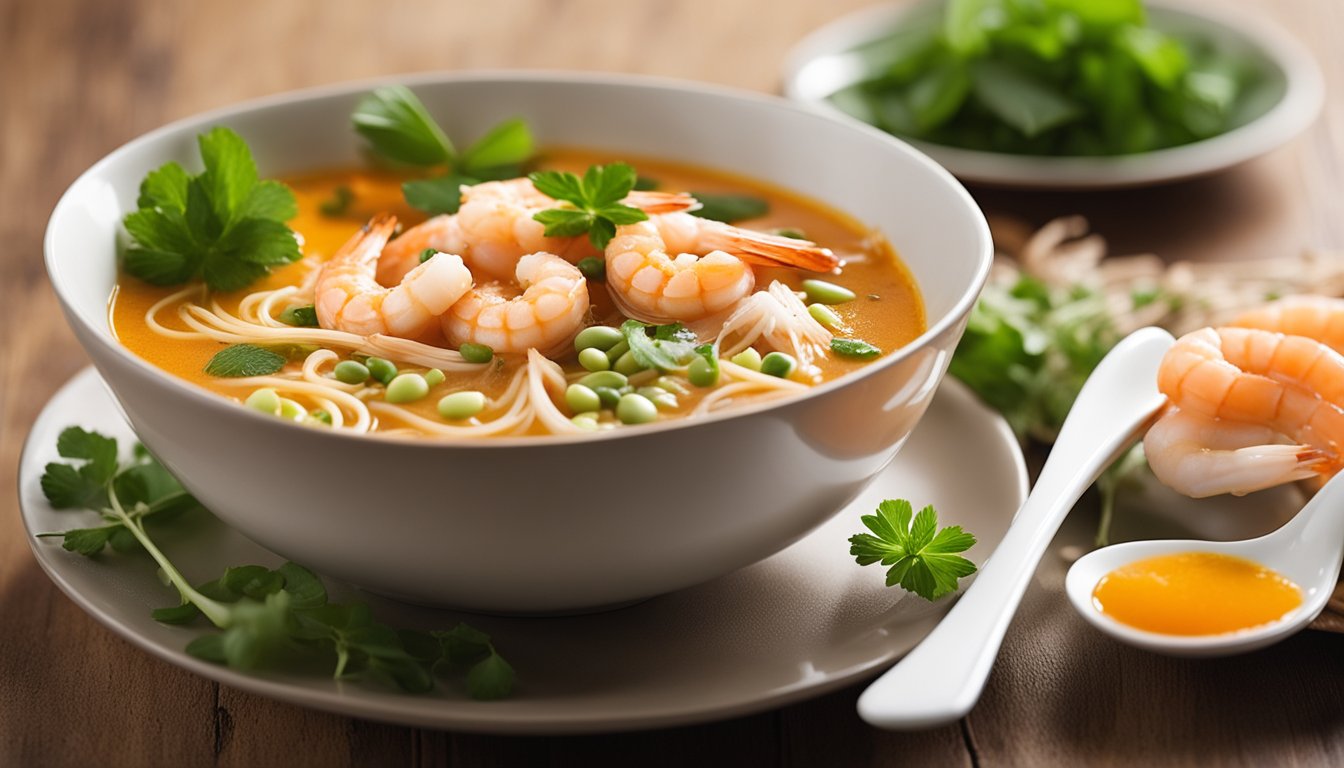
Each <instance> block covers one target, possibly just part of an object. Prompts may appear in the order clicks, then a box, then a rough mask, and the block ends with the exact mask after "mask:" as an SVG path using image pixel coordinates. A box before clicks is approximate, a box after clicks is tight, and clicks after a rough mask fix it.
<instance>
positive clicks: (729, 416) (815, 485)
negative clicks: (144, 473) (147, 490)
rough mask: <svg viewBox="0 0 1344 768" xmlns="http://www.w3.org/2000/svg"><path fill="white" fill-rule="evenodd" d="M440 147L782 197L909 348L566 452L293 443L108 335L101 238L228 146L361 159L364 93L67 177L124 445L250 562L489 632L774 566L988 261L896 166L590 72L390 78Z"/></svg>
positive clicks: (106, 247)
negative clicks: (161, 470) (864, 233)
mask: <svg viewBox="0 0 1344 768" xmlns="http://www.w3.org/2000/svg"><path fill="white" fill-rule="evenodd" d="M403 82H405V83H406V84H408V85H410V86H411V87H412V88H413V89H414V90H415V91H416V93H417V94H419V96H420V97H421V99H423V101H424V102H425V104H426V105H427V106H428V108H429V110H430V112H431V113H432V114H434V115H435V116H436V117H438V118H439V120H440V121H442V122H443V124H444V126H445V128H446V129H447V131H448V133H449V135H453V136H476V135H481V134H482V133H483V132H484V130H485V129H486V128H487V127H488V126H490V125H491V124H493V123H494V122H496V121H498V120H500V119H501V118H503V117H507V116H512V115H518V116H521V117H523V118H525V119H526V120H527V121H528V122H529V123H530V124H531V126H532V127H533V129H534V131H535V133H536V134H537V135H538V136H539V137H540V140H541V141H542V142H543V143H545V144H555V145H577V146H591V147H600V148H603V149H605V150H609V151H612V152H616V153H621V152H628V153H631V154H638V155H652V156H657V157H662V158H666V159H669V160H675V161H684V162H688V163H695V164H699V165H703V166H708V167H712V168H719V169H723V170H727V171H731V172H735V173H739V174H744V175H747V176H751V177H753V178H757V179H763V180H765V181H768V182H771V183H774V184H778V185H781V186H784V187H788V188H793V189H797V190H800V191H803V192H805V193H806V194H808V195H811V196H813V197H815V198H817V199H819V200H821V201H823V202H825V203H828V204H830V205H832V206H835V207H837V208H839V209H841V210H844V211H848V212H849V213H850V214H852V215H854V216H855V217H857V218H858V219H860V220H861V221H864V222H866V223H869V224H871V225H872V226H874V227H875V228H877V229H879V230H881V231H882V232H883V233H885V234H886V236H887V237H888V238H890V240H891V241H892V243H894V244H895V246H896V248H897V249H898V250H899V251H900V253H901V255H902V257H903V258H904V260H905V262H906V264H907V265H908V266H909V268H910V270H911V271H912V273H913V274H914V277H915V279H916V281H917V282H918V284H919V287H920V289H921V291H922V292H923V295H924V301H925V304H926V307H927V312H928V319H929V330H928V331H927V332H926V333H924V334H923V335H922V336H920V337H919V339H918V340H916V341H915V342H914V343H912V344H910V345H909V346H907V347H906V348H904V349H901V350H899V351H896V352H894V353H891V354H888V355H887V356H885V357H884V358H882V359H881V360H880V361H878V362H876V363H874V364H872V365H870V366H868V367H866V368H865V369H864V370H863V371H862V372H860V373H857V374H854V375H850V376H846V377H844V378H842V379H840V380H838V381H834V382H830V383H828V384H825V385H823V386H820V387H818V388H816V389H815V390H813V391H811V392H810V393H808V394H807V395H805V396H802V397H798V398H796V399H791V400H787V401H785V402H782V403H778V404H767V405H756V406H751V407H745V408H741V409H737V410H732V411H730V412H727V413H723V414H720V415H714V416H711V417H709V418H705V419H702V420H698V421H677V422H670V423H667V424H658V425H650V426H648V427H643V428H631V429H621V430H615V431H612V432H610V433H604V434H601V435H598V436H594V437H585V438H564V437H554V438H502V439H489V440H478V441H461V440H459V441H430V440H424V441H411V440H407V439H396V438H386V437H377V436H359V435H346V434H339V433H332V432H328V431H323V430H316V429H308V428H301V427H296V426H294V425H290V424H286V423H283V422H281V421H279V420H277V419H273V418H268V417H265V416H262V415H259V414H256V413H254V412H252V411H250V410H249V409H246V408H242V407H239V406H238V405H237V404H235V403H232V402H229V401H228V400H226V399H224V398H221V397H219V396H217V395H214V394H212V393H209V392H207V391H205V390H203V389H201V388H199V387H196V386H195V385H192V384H188V383H186V382H184V381H181V380H179V379H176V378H174V377H172V376H170V375H167V374H165V373H163V372H161V371H160V370H158V369H157V368H154V367H153V366H151V365H149V364H148V363H146V362H144V361H143V360H141V359H140V358H138V357H136V356H135V355H133V354H131V353H130V352H128V351H127V350H126V349H124V348H123V347H122V346H120V345H119V344H118V343H117V342H116V340H115V339H114V338H113V336H112V334H111V332H110V331H109V328H108V320H107V303H108V296H109V294H110V292H111V290H112V286H113V282H114V280H115V278H116V247H115V243H116V240H117V237H118V231H119V229H120V224H119V222H120V220H121V217H122V215H123V214H124V213H125V212H126V211H127V210H129V209H131V208H132V207H133V206H134V201H135V199H136V193H137V187H138V184H139V182H140V179H141V178H142V177H143V176H144V174H145V173H146V172H147V171H148V170H150V169H152V168H155V167H157V166H159V165H160V164H162V163H164V162H166V161H169V160H177V161H179V162H183V163H184V164H188V165H189V166H190V165H193V164H194V161H195V154H196V147H195V136H196V135H197V134H198V133H200V132H202V131H204V130H206V129H207V128H208V127H210V126H213V125H217V124H219V125H227V126H230V127H231V128H233V129H234V130H236V131H238V132H239V133H240V134H241V135H242V136H243V137H244V138H245V139H247V141H248V142H249V143H250V144H251V145H252V147H253V150H254V153H255V154H256V157H257V161H258V163H259V166H260V168H261V171H262V173H263V175H279V174H285V173H292V172H295V171H301V170H305V169H316V168H323V167H330V166H339V165H355V164H358V163H359V162H360V153H359V147H360V141H359V140H358V138H357V137H356V136H355V135H354V133H353V132H352V131H351V129H350V123H349V116H350V112H351V109H352V108H353V107H354V105H355V103H356V102H357V101H358V100H359V98H360V97H361V96H362V95H364V94H365V93H367V92H368V91H369V90H370V89H371V88H372V87H373V86H374V85H376V84H377V83H355V84H350V85H342V86H337V87H333V88H324V89H319V90H314V91H305V92H300V93H295V94H288V95H282V96H278V97H274V98H269V99H264V100H261V101H258V102H253V103H250V104H246V105H242V106H239V107H236V108H231V109H226V110H222V111H218V112H213V113H209V114H205V115H201V116H199V117H194V118H189V119H187V120H183V121H181V122H178V123H175V124H173V125H170V126H167V127H165V128H161V129H159V130H157V131H154V132H152V133H150V134H148V135H146V136H143V137H141V138H139V139H136V140H135V141H132V142H131V143H129V144H127V145H126V146H124V147H121V148H120V149H118V150H116V151H115V152H113V153H112V154H110V155H109V156H107V157H106V158H104V159H103V160H101V161H99V162H98V163H97V164H96V165H94V166H93V168H91V169H90V170H89V171H88V172H86V173H85V174H84V175H83V176H81V177H80V178H79V179H78V180H77V181H76V182H75V183H74V184H73V185H72V186H71V187H70V189H69V191H67V192H66V194H65V196H64V197H63V198H62V199H61V201H60V203H58V204H57V206H56V210H55V212H54V213H53V214H52V217H51V222H50V224H49V225H48V230H47V237H46V243H45V246H46V262H47V269H48V272H49V274H50V276H51V281H52V284H53V285H54V286H55V289H56V293H57V295H58V296H59V298H60V301H61V304H62V307H63V308H64V310H65V312H66V316H67V318H68V320H69V323H70V325H71V327H72V328H73V329H74V331H75V334H76V336H77V337H78V338H79V340H80V342H81V343H82V344H83V345H84V348H85V349H86V350H87V351H88V353H89V355H90V356H91V357H92V358H93V361H94V363H95V365H96V366H97V367H98V370H99V371H100V372H101V374H102V376H103V377H104V379H105V380H106V381H107V383H108V385H109V387H110V388H111V390H112V392H113V394H114V395H115V397H116V399H117V401H118V402H119V403H120V404H121V406H122V408H123V409H124V411H125V413H126V416H127V417H128V419H129V420H130V422H131V424H132V425H133V426H134V428H135V430H136V432H137V433H138V434H139V435H140V438H141V439H142V440H143V441H144V442H145V444H146V445H147V446H149V448H150V449H151V450H152V451H154V453H155V454H156V455H158V456H159V457H160V458H161V459H162V460H163V461H164V463H165V464H167V465H168V467H169V468H170V469H171V470H172V471H173V472H175V473H176V474H177V475H178V476H179V477H180V478H181V480H182V482H183V483H184V484H185V485H186V486H187V488H189V489H190V490H191V491H192V493H194V494H196V496H197V497H198V498H200V500H201V501H202V502H203V503H205V504H206V506H208V507H209V508H210V509H211V510H213V511H214V512H215V513H216V514H217V515H218V516H219V517H221V518H222V519H224V520H225V522H227V523H229V524H230V525H233V526H235V527H236V528H238V529H239V530H240V531H242V532H243V533H245V534H246V535H247V536H249V537H250V538H252V539H254V540H256V541H257V542H258V543H260V544H262V545H264V546H265V547H267V548H269V549H272V550H274V551H276V552H278V553H281V554H283V555H284V556H286V557H289V558H291V559H293V560H295V561H297V562H300V563H303V564H305V565H307V566H309V567H311V568H314V569H316V570H318V571H320V572H323V573H327V574H330V575H332V576H337V577H339V578H342V579H345V580H348V581H350V582H353V583H355V584H359V585H361V586H364V587H366V588H368V589H372V590H375V591H378V592H382V593H385V594H390V595H394V596H399V597H403V598H406V599H409V600H412V601H418V602H425V603H433V604H437V605H447V606H455V607H460V608H469V609H476V610H486V611H499V612H520V613H526V612H560V611H575V610H585V609H592V608H597V607H601V606H607V605H615V604H620V603H624V602H629V601H633V600H639V599H642V598H646V597H650V596H652V595H657V594H660V593H664V592H668V591H672V590H676V589H679V588H682V587H686V586H689V585H692V584H696V583H699V582H702V581H705V580H707V579H711V578H713V577H715V576H719V575H722V574H724V573H727V572H729V571H732V570H734V569H737V568H740V567H742V566H745V565H747V564H749V563H752V562H755V561H757V560H760V559H761V558H763V557H766V556H768V555H770V554H772V553H774V552H777V551H779V550H780V549H782V548H784V547H785V546H787V545H788V544H790V543H791V542H793V541H795V540H797V539H798V538H800V537H801V536H803V535H804V534H805V533H807V532H808V531H810V530H811V529H813V528H814V527H816V526H817V525H818V524H820V523H821V522H823V521H824V520H826V519H827V518H828V517H829V516H830V515H832V514H833V513H834V512H835V510H837V509H839V508H840V507H841V506H842V505H843V504H845V503H846V502H847V501H849V500H850V499H852V498H853V497H854V496H855V495H856V494H858V492H859V491H860V490H861V489H863V487H864V486H865V485H866V484H867V483H868V482H869V481H870V480H871V479H872V478H873V477H874V475H875V474H876V473H877V472H878V470H880V469H881V468H882V467H883V466H884V465H886V463H887V462H888V461H890V459H891V458H892V456H893V455H894V454H895V452H896V450H897V449H898V448H899V447H900V445H901V443H902V441H904V440H905V438H906V437H907V436H908V435H909V434H910V431H911V429H913V428H914V426H915V423H916V422H917V421H918V420H919V418H920V416H921V415H922V414H923V412H924V409H925V407H926V406H927V405H928V403H929V400H930V398H931V396H932V394H933V391H934V389H935V387H936V386H937V384H938V382H939V380H940V378H941V377H942V375H943V373H944V371H945V370H946V369H947V363H948V358H949V356H950V354H951V352H952V349H953V347H954V346H955V345H956V343H957V340H958V339H959V338H960V336H961V332H962V329H963V328H964V326H965V321H966V315H967V312H968V311H969V310H970V308H971V305H972V303H973V302H974V300H975V298H976V296H977V295H978V294H979V291H980V288H981V286H982V284H983V282H984V280H985V277H986V274H987V272H988V268H989V263H990V259H991V245H990V238H989V231H988V228H987V226H986V224H985V221H984V218H983V217H982V216H981V214H980V211H979V209H978V208H977V207H976V205H975V203H974V202H973V201H972V200H971V198H970V197H969V196H968V195H967V194H966V192H965V190H963V189H962V188H961V186H959V185H958V184H957V182H956V181H955V180H953V178H952V177H951V176H950V175H948V174H947V172H946V171H944V170H942V169H941V168H940V167H938V166H937V165H936V164H934V163H933V162H931V161H930V160H929V159H928V158H926V157H924V156H923V155H921V154H919V153H918V152H916V151H915V150H913V149H911V148H910V147H909V146H907V145H905V144H903V143H901V142H899V141H896V140H895V139H892V138H891V137H889V136H887V135H886V134H883V133H881V132H879V131H877V130H875V129H871V128H867V127H865V126H862V125H860V124H858V123H857V122H854V121H849V120H837V119H834V118H832V117H830V116H828V115H826V114H824V113H822V112H820V111H818V110H813V109H810V108H806V107H801V106H798V105H795V104H791V103H789V102H787V101H784V100H782V99H777V98H773V97H767V96H761V95H756V94H751V93H743V92H734V91H729V90H724V89H721V88H711V87H706V86H700V85H692V84H686V83H676V82H669V81H662V80H651V79H641V78H632V77H616V76H607V75H601V76H599V75H577V74H540V73H536V74H532V73H516V72H515V73H497V74H490V73H482V74H471V75H442V76H423V77H416V78H407V79H405V80H403Z"/></svg>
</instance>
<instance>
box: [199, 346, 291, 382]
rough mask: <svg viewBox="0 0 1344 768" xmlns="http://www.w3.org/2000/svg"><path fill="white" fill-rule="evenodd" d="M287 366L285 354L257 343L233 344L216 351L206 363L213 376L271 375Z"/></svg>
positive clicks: (209, 372) (206, 367) (206, 370)
mask: <svg viewBox="0 0 1344 768" xmlns="http://www.w3.org/2000/svg"><path fill="white" fill-rule="evenodd" d="M284 367H285V356H284V355H282V354H279V353H277V352H272V351H271V350H269V349H265V348H262V347H258V346H256V345H255V344H233V345H231V346H227V347H225V348H223V349H221V350H219V351H218V352H216V353H215V356H214V357H212V358H210V362H208V363H206V364H205V372H206V373H208V374H210V375H211V376H220V377H224V378H237V377H240V376H269V375H270V374H272V373H275V372H276V371H279V370H280V369H281V368H284Z"/></svg>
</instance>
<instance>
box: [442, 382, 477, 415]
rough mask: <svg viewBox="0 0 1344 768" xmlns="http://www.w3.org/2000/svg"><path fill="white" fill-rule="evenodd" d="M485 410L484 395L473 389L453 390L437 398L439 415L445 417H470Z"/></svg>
mask: <svg viewBox="0 0 1344 768" xmlns="http://www.w3.org/2000/svg"><path fill="white" fill-rule="evenodd" d="M483 410H485V395H483V394H481V393H480V392H477V391H475V390H470V389H468V390H465V391H462V392H454V393H452V394H451V395H444V396H443V397H441V398H439V415H440V416H442V417H443V418H445V419H449V420H454V421H455V420H458V419H470V418H471V417H472V416H475V415H476V414H478V413H480V412H481V411H483Z"/></svg>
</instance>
